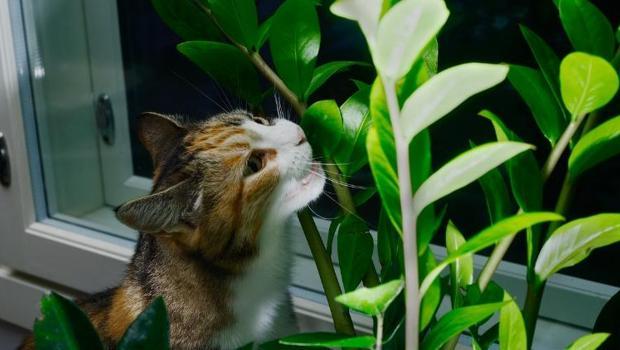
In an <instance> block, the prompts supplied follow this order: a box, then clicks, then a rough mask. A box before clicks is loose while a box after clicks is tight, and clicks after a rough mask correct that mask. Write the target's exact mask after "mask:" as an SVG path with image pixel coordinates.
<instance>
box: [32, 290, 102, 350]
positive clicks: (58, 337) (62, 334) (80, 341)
mask: <svg viewBox="0 0 620 350" xmlns="http://www.w3.org/2000/svg"><path fill="white" fill-rule="evenodd" d="M41 314H42V315H43V316H42V318H39V319H37V320H35V323H34V339H35V344H36V348H37V349H71V350H79V349H94V350H97V349H101V350H103V345H102V344H101V340H100V339H99V336H98V335H97V332H96V331H95V329H94V328H93V326H92V324H91V323H90V321H89V320H88V317H87V316H86V314H84V312H83V311H82V310H80V308H79V307H78V306H77V305H76V304H75V303H73V302H72V301H70V300H68V299H65V298H63V297H62V296H60V295H58V294H56V293H51V294H48V295H46V296H44V297H43V299H41Z"/></svg>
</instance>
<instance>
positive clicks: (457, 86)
mask: <svg viewBox="0 0 620 350" xmlns="http://www.w3.org/2000/svg"><path fill="white" fill-rule="evenodd" d="M429 1H433V2H434V0H429ZM405 3H406V2H405ZM438 3H439V1H438ZM394 8H396V6H394ZM507 73H508V67H507V66H504V65H497V64H486V63H465V64H461V65H458V66H456V67H452V68H449V69H446V70H444V71H442V72H440V73H439V74H437V75H435V76H433V77H432V78H431V79H430V80H429V81H427V82H426V83H424V85H422V86H420V87H419V88H418V89H417V90H416V91H415V92H414V93H413V94H412V95H411V96H410V97H409V98H408V99H407V101H405V104H404V106H403V110H402V115H401V120H400V124H401V127H402V129H403V135H405V136H406V138H407V140H408V142H411V139H413V137H414V136H415V135H417V134H418V133H419V132H420V131H422V130H424V129H425V128H426V127H428V126H430V125H431V124H433V123H434V122H436V121H437V120H439V119H441V118H442V117H443V116H445V115H446V114H448V113H449V112H450V111H452V110H453V109H454V108H456V107H457V106H458V105H460V104H461V103H463V101H465V100H466V99H468V98H469V97H471V96H472V95H474V94H476V93H478V92H480V91H483V90H486V89H488V88H490V87H492V86H494V85H497V84H499V83H500V82H501V81H502V80H504V78H505V77H506V74H507Z"/></svg>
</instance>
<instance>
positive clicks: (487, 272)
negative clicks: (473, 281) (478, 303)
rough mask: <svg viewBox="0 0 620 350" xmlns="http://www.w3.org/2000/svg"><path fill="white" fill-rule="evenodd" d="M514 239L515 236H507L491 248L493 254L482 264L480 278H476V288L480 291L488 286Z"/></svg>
mask: <svg viewBox="0 0 620 350" xmlns="http://www.w3.org/2000/svg"><path fill="white" fill-rule="evenodd" d="M515 237H516V235H512V236H508V237H506V238H504V239H502V240H501V241H499V243H497V244H496V245H495V248H493V252H492V253H491V255H490V256H489V258H488V259H487V261H486V263H485V264H484V267H483V268H482V271H481V272H480V276H478V286H479V287H480V291H484V290H485V289H486V288H487V286H488V285H489V282H490V281H491V278H492V277H493V274H494V273H495V270H497V267H498V266H499V264H500V263H501V262H502V259H504V255H505V254H506V252H507V251H508V248H509V247H510V245H511V244H512V241H513V240H514V239H515Z"/></svg>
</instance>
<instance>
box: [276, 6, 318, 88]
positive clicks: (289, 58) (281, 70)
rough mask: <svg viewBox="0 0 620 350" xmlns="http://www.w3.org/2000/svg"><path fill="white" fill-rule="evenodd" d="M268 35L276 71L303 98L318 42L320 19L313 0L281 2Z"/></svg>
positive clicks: (312, 69) (308, 82)
mask: <svg viewBox="0 0 620 350" xmlns="http://www.w3.org/2000/svg"><path fill="white" fill-rule="evenodd" d="M291 24H294V25H291ZM270 38H271V39H270V43H271V56H272V57H273V63H274V64H275V66H276V69H277V71H278V74H279V75H280V77H281V78H282V80H284V82H285V83H286V85H287V86H288V88H289V89H291V91H293V93H295V95H297V97H298V98H300V99H302V98H303V97H304V93H305V92H306V90H307V89H308V86H309V85H310V81H311V80H312V75H313V73H314V65H315V62H316V56H317V54H318V53H319V46H320V45H321V34H320V32H319V20H318V17H317V14H316V10H315V8H314V4H313V2H312V1H310V0H293V1H286V2H284V4H282V6H280V8H279V9H278V10H277V12H276V14H275V15H274V19H273V23H272V25H271V37H270Z"/></svg>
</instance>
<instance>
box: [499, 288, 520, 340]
mask: <svg viewBox="0 0 620 350" xmlns="http://www.w3.org/2000/svg"><path fill="white" fill-rule="evenodd" d="M504 301H506V302H508V304H506V305H504V306H502V309H501V310H500V312H499V348H500V350H526V349H527V335H526V332H525V322H523V316H521V310H519V305H517V303H516V302H515V301H514V300H513V299H512V297H510V295H509V294H508V293H506V292H504Z"/></svg>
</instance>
